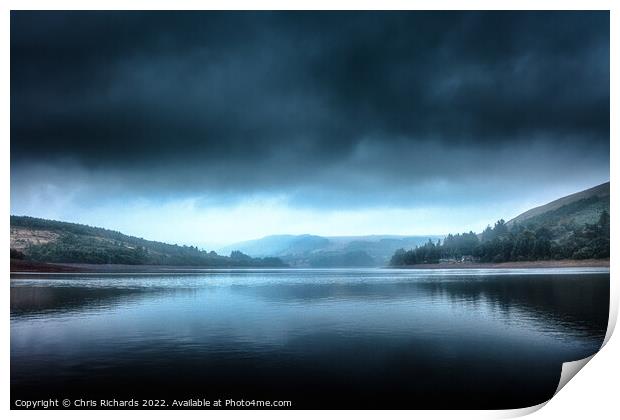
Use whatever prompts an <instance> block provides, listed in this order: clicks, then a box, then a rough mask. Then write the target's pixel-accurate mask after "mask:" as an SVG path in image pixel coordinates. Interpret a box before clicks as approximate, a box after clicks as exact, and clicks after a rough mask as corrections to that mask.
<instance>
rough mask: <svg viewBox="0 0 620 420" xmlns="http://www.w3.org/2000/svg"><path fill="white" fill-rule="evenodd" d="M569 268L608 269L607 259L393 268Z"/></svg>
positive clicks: (449, 264)
mask: <svg viewBox="0 0 620 420" xmlns="http://www.w3.org/2000/svg"><path fill="white" fill-rule="evenodd" d="M571 267H609V259H603V260H594V259H588V260H540V261H507V262H502V263H474V262H466V263H437V264H414V265H405V266H399V267H394V268H404V269H427V270H433V269H435V270H440V269H441V270H444V269H467V268H485V269H486V268H491V269H493V268H495V269H501V268H571Z"/></svg>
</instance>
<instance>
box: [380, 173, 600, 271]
mask: <svg viewBox="0 0 620 420" xmlns="http://www.w3.org/2000/svg"><path fill="white" fill-rule="evenodd" d="M609 238H610V229H609V182H607V183H604V184H601V185H598V186H596V187H594V188H590V189H587V190H584V191H580V192H578V193H575V194H571V195H569V196H566V197H562V198H560V199H557V200H554V201H552V202H550V203H548V204H545V205H544V206H540V207H536V208H533V209H531V210H528V211H526V212H525V213H522V214H520V215H519V216H517V217H515V218H514V219H512V220H510V221H509V222H508V223H506V222H504V220H503V219H502V220H499V221H497V222H496V223H495V225H494V226H493V227H491V226H487V228H486V229H485V230H484V231H483V232H482V233H480V234H475V233H474V232H469V233H462V234H456V235H452V234H450V235H448V236H447V237H446V238H444V240H443V243H441V242H439V241H438V242H437V243H434V242H432V241H429V242H427V243H426V244H425V245H423V246H418V247H416V248H412V249H410V250H408V251H406V250H405V249H404V248H403V249H399V250H398V251H397V252H396V253H395V254H394V255H393V256H392V259H391V264H392V265H395V266H402V265H412V264H427V263H438V262H440V261H442V260H443V261H444V262H453V263H454V262H465V261H467V262H471V261H479V262H494V263H502V262H510V261H540V260H563V259H579V260H583V259H605V258H609V243H610V242H609Z"/></svg>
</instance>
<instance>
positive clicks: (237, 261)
mask: <svg viewBox="0 0 620 420" xmlns="http://www.w3.org/2000/svg"><path fill="white" fill-rule="evenodd" d="M11 258H16V259H28V260H31V261H37V262H53V263H89V264H133V265H142V264H153V265H180V266H208V267H233V266H234V267H250V266H251V267H257V266H258V267H281V266H284V264H283V263H282V261H281V260H280V259H279V258H269V257H266V258H251V257H249V256H247V255H245V254H243V253H241V252H239V251H233V252H231V253H230V256H223V255H218V254H217V253H215V252H213V251H211V252H207V251H204V250H201V249H198V248H197V247H195V246H179V245H170V244H166V243H163V242H156V241H149V240H146V239H142V238H137V237H134V236H128V235H124V234H122V233H120V232H116V231H113V230H108V229H103V228H98V227H92V226H87V225H81V224H77V223H66V222H59V221H55V220H47V219H39V218H34V217H27V216H11Z"/></svg>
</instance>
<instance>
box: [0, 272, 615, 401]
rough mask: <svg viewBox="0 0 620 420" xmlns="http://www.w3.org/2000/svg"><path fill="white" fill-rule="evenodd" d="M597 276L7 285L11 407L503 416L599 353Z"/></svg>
mask: <svg viewBox="0 0 620 420" xmlns="http://www.w3.org/2000/svg"><path fill="white" fill-rule="evenodd" d="M608 309H609V271H608V270H605V269H604V270H600V269H529V270H388V269H368V270H229V271H198V272H196V273H191V274H174V273H169V274H168V273H158V274H148V275H147V274H126V275H119V274H115V275H102V274H90V275H78V274H74V275H50V274H47V275H37V274H34V275H33V274H23V275H19V274H14V275H12V276H11V399H12V401H14V400H15V399H17V398H21V399H33V398H84V399H96V398H117V399H127V398H152V399H156V398H161V399H172V398H176V399H186V398H190V397H194V398H207V399H218V398H222V399H228V398H233V399H241V398H243V399H262V400H290V401H292V403H293V408H388V409H389V408H516V407H523V406H530V405H533V404H538V403H540V402H543V401H545V400H547V399H549V398H550V397H551V396H552V395H553V393H554V391H555V389H556V386H557V383H558V380H559V377H560V371H561V365H562V363H563V362H566V361H571V360H576V359H581V358H584V357H587V356H589V355H591V354H593V353H595V352H596V351H597V350H598V349H599V348H600V346H601V344H602V341H603V338H604V336H605V331H606V327H607V318H608Z"/></svg>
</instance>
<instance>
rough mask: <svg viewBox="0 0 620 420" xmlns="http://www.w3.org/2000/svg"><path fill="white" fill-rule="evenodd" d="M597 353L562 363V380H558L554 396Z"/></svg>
mask: <svg viewBox="0 0 620 420" xmlns="http://www.w3.org/2000/svg"><path fill="white" fill-rule="evenodd" d="M595 354H596V353H594V354H593V355H592V356H590V357H586V358H585V359H580V360H573V361H572V362H566V363H562V373H561V374H560V382H558V387H557V388H556V390H555V393H554V394H553V395H554V396H555V395H556V394H557V393H558V392H560V390H561V389H562V388H564V385H566V384H567V383H568V381H570V380H571V379H573V376H575V375H576V374H577V372H579V371H580V370H581V369H582V368H583V367H584V366H585V365H586V364H587V363H588V362H589V361H590V360H592V358H593V357H594V355H595Z"/></svg>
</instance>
